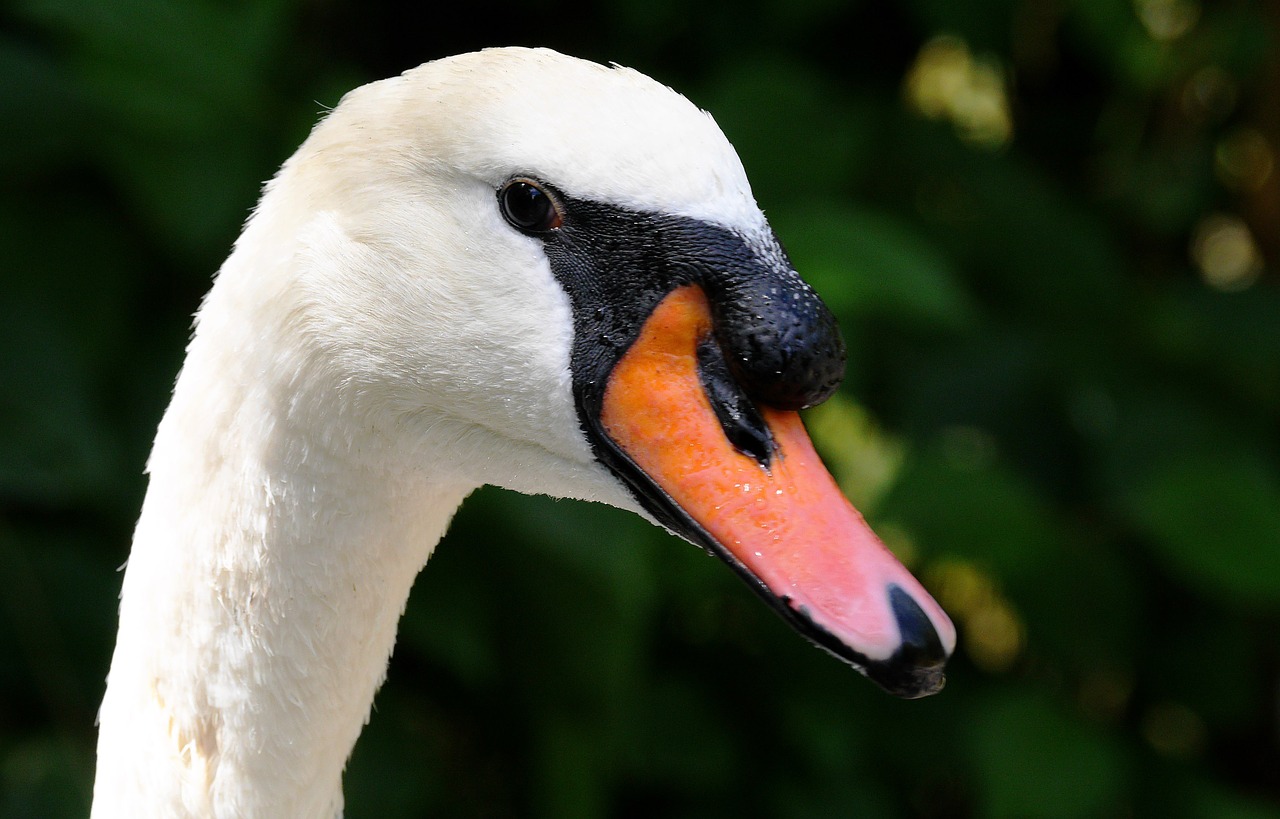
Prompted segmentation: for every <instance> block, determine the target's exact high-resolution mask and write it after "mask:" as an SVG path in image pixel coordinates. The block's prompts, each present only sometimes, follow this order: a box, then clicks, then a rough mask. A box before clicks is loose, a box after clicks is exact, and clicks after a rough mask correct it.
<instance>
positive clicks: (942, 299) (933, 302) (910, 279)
mask: <svg viewBox="0 0 1280 819" xmlns="http://www.w3.org/2000/svg"><path fill="white" fill-rule="evenodd" d="M773 222H774V228H775V229H776V230H777V231H778V233H779V235H780V236H782V237H783V238H784V241H785V242H786V244H787V249H788V251H789V252H790V254H791V257H792V261H793V262H794V263H795V265H796V269H797V270H799V271H800V274H801V275H802V276H804V277H805V278H806V279H807V280H808V281H809V282H810V283H811V284H812V285H813V286H814V288H815V289H816V290H817V291H818V292H819V293H820V294H822V296H823V298H824V299H825V300H826V301H827V303H828V304H829V305H830V307H831V309H832V310H834V311H835V312H836V313H837V314H840V315H841V316H846V317H849V318H850V319H851V320H852V321H854V322H857V321H858V320H859V319H864V318H867V317H877V318H883V319H887V320H893V321H898V322H902V323H903V324H907V325H917V326H920V327H922V328H925V329H930V330H937V329H940V330H951V331H954V330H957V329H960V328H963V327H965V326H968V325H969V324H971V322H972V320H973V317H974V312H975V307H974V304H973V301H972V300H971V299H970V298H969V296H968V294H967V293H965V291H964V290H963V288H962V287H961V285H960V283H959V276H958V275H957V272H956V270H955V268H954V266H953V265H952V264H951V262H950V261H949V260H948V259H947V258H946V257H945V256H944V255H942V254H941V253H940V252H938V251H937V250H936V249H934V248H933V247H931V245H930V243H929V241H928V240H927V239H926V238H925V237H923V236H920V235H918V234H916V233H915V232H913V231H912V230H911V228H910V227H908V226H907V225H905V224H903V223H901V222H898V221H897V220H895V219H894V218H892V217H891V216H888V215H886V214H881V213H876V212H873V211H866V210H855V209H853V208H850V207H848V206H846V205H841V204H835V203H831V204H822V205H818V204H810V205H808V206H806V207H804V208H791V209H780V210H779V212H778V213H777V214H775V216H774V219H773Z"/></svg>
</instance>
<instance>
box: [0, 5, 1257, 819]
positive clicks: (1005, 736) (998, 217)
mask: <svg viewBox="0 0 1280 819" xmlns="http://www.w3.org/2000/svg"><path fill="white" fill-rule="evenodd" d="M462 6H463V4H454V5H453V6H452V7H451V8H448V9H437V8H435V7H434V6H432V5H430V4H420V5H406V4H402V3H400V2H368V3H354V2H346V1H345V0H309V1H308V2H303V1H302V0H267V1H266V2H258V3H250V2H243V1H241V2H232V1H231V0H223V1H221V2H214V0H200V1H199V2H185V1H184V2H164V0H112V2H91V1H90V0H9V2H7V3H6V4H5V5H3V6H2V7H0V179H2V180H3V188H2V189H0V287H2V288H3V289H2V290H0V419H2V420H3V427H2V429H3V435H2V436H0V815H3V816H6V817H27V816H30V817H60V816H80V815H84V814H85V812H86V811H87V806H88V800H89V796H90V789H91V781H92V764H93V752H94V751H93V745H94V730H93V718H94V712H95V709H96V705H97V702H98V700H99V698H100V697H101V694H102V688H103V678H104V676H105V674H106V669H107V664H108V659H109V655H110V649H111V645H112V641H113V636H114V627H115V624H114V612H115V596H116V594H117V591H118V587H119V580H120V576H119V574H117V572H116V568H117V567H118V566H120V565H121V564H122V563H123V562H124V560H125V557H126V555H127V552H128V545H129V538H130V531H131V527H132V522H133V519H134V517H135V515H136V513H137V509H138V508H139V505H140V502H141V497H142V493H143V491H144V488H145V481H144V478H143V475H142V467H143V463H144V461H145V458H146V453H147V450H148V446H149V440H150V436H151V434H152V431H153V430H154V427H155V424H156V422H157V421H158V419H159V416H160V414H161V412H162V410H163V408H164V405H165V403H166V400H167V393H168V389H169V387H170V385H171V383H172V379H173V377H174V374H175V373H176V372H177V369H178V366H179V364H180V361H181V355H182V348H183V346H184V341H185V338H186V336H187V332H188V326H189V317H190V315H191V313H192V312H193V311H194V310H195V308H196V306H197V304H198V301H199V298H200V296H201V294H202V293H203V292H204V291H205V289H206V288H207V287H208V283H209V279H210V276H211V275H212V274H213V272H214V271H215V270H216V269H217V267H218V265H219V263H220V261H221V259H222V258H223V257H224V256H225V254H226V252H227V249H228V248H229V246H230V243H231V242H232V241H233V239H234V238H235V236H236V234H237V231H238V227H239V225H240V223H241V221H242V220H243V219H244V217H245V215H246V213H247V211H248V209H249V207H250V206H251V205H252V203H253V202H254V201H255V198H256V194H257V190H258V186H259V184H260V183H261V181H262V180H264V179H266V178H268V177H269V176H270V175H271V174H272V173H273V171H274V169H275V168H276V167H277V166H278V165H279V163H280V162H281V161H282V160H283V159H284V158H285V157H286V156H287V155H288V154H289V153H290V151H291V150H292V148H293V147H294V146H295V145H296V144H297V143H298V142H300V141H301V139H302V138H303V136H304V135H305V134H306V132H307V129H308V128H309V127H310V125H311V124H312V123H313V122H314V120H315V119H316V117H317V115H318V112H320V111H321V109H322V108H323V107H325V106H331V105H333V104H335V103H336V102H337V100H338V99H339V97H340V95H341V93H342V92H343V91H345V90H346V89H348V88H350V87H352V86H354V85H357V84H359V83H361V82H364V81H367V80H371V79H375V78H378V77H381V76H385V75H388V74H391V73H395V72H398V71H400V70H403V69H405V68H408V67H410V66H412V65H416V64H417V63H419V62H422V61H425V60H427V59H431V58H434V57H439V56H443V55H445V54H449V53H454V52H459V51H466V50H471V49H474V48H478V47H482V46H485V45H499V44H529V45H549V46H552V47H555V48H558V49H560V50H563V51H566V52H569V53H574V54H577V55H579V56H584V57H588V58H592V59H596V60H601V61H606V60H616V61H618V62H621V63H624V64H628V65H631V66H634V67H636V68H639V69H641V70H643V71H645V72H646V73H649V74H651V75H653V76H655V77H657V78H659V79H660V80H662V81H664V82H666V83H668V84H670V85H673V86H675V87H677V88H678V89H680V90H682V91H683V92H685V93H686V94H688V95H689V96H690V97H691V98H692V99H694V101H695V102H697V103H698V104H700V105H702V106H703V107H706V108H708V109H710V110H711V111H712V112H713V113H714V114H715V115H716V117H717V119H718V121H719V122H720V123H721V125H722V127H723V128H724V129H725V130H726V132H727V133H728V135H729V137H730V139H731V140H732V141H733V142H734V143H735V145H737V146H738V148H739V150H740V152H741V154H742V156H743V159H744V162H745V163H746V165H747V169H748V173H749V174H750V175H751V177H752V179H753V181H754V184H755V189H756V194H757V197H758V199H759V200H760V202H761V204H762V205H763V206H764V207H765V208H766V210H767V211H768V212H769V214H770V216H771V219H772V220H773V222H774V224H775V227H776V228H777V229H778V232H779V233H780V235H781V236H782V238H783V240H784V242H786V243H787V244H788V246H789V248H790V250H791V251H792V255H793V257H794V259H795V261H796V263H797V265H798V267H799V268H800V270H801V271H802V272H803V273H804V274H805V275H807V276H808V277H809V279H810V280H811V281H812V282H813V283H814V284H815V286H816V287H817V288H818V289H819V291H820V292H822V293H823V295H824V296H825V297H826V298H827V299H828V300H829V302H830V304H831V305H832V306H833V308H834V309H835V310H836V311H837V313H838V314H839V317H840V319H841V323H842V325H843V327H844V331H845V333H846V338H847V340H848V342H849V346H850V352H851V358H850V365H849V373H848V378H847V381H846V385H845V386H844V387H843V389H842V392H841V394H840V396H839V397H838V399H837V401H836V403H835V404H833V405H831V406H828V407H824V408H820V409H819V410H818V411H816V412H815V413H814V415H813V416H812V417H811V419H810V420H811V424H812V426H813V428H814V430H815V435H816V438H817V439H818V443H819V445H820V447H821V448H823V450H824V451H825V452H826V453H827V455H828V458H829V459H830V462H831V464H832V466H833V469H834V470H835V471H836V473H837V475H838V476H839V477H840V478H841V480H842V482H843V483H844V485H845V486H846V488H847V489H848V491H849V492H850V493H851V494H852V496H853V497H854V498H855V500H856V501H858V502H859V503H860V504H861V505H862V507H863V508H864V511H865V512H866V513H867V514H868V517H869V518H870V519H871V521H872V523H873V525H875V526H876V527H877V528H878V529H879V530H880V531H882V532H883V533H885V536H886V538H887V539H888V540H889V541H890V542H891V543H892V544H893V545H894V546H895V547H897V548H898V549H899V550H900V552H901V553H902V554H903V555H904V557H906V558H907V559H908V561H909V562H910V563H911V564H912V566H913V567H914V568H915V570H916V571H917V572H918V573H919V574H920V575H921V576H922V577H923V578H925V580H926V582H927V583H928V584H929V585H931V586H932V587H933V588H934V589H935V590H936V591H937V592H938V594H939V595H940V597H941V598H942V599H943V600H944V602H946V603H947V605H949V607H950V608H951V610H952V611H953V613H954V614H955V616H956V619H957V622H958V624H959V626H960V629H961V647H960V649H959V652H958V655H957V657H956V658H955V660H954V661H953V664H952V666H951V670H950V675H949V684H948V686H947V688H946V690H945V691H944V692H942V694H940V695H939V696H937V697H934V698H932V699H929V700H925V701H918V702H899V701H896V700H893V699H892V698H890V697H888V696H886V695H884V694H881V693H880V692H879V691H877V690H874V688H873V686H871V685H870V684H868V683H867V682H866V681H864V680H862V679H861V678H859V677H858V676H857V675H856V674H854V673H853V672H852V671H850V670H848V669H847V668H845V667H843V666H841V665H840V664H839V663H838V662H836V661H835V660H832V659H831V658H829V657H827V656H826V655H824V654H823V653H821V652H819V651H815V650H814V649H812V648H811V647H810V646H808V645H807V644H805V643H804V642H803V641H802V640H800V639H798V638H797V637H796V636H795V635H794V634H792V633H791V632H790V631H789V630H788V629H787V628H786V627H785V626H784V625H783V624H782V623H781V622H780V621H778V620H777V618H775V617H774V615H773V614H771V613H770V612H769V611H767V610H766V607H764V606H762V605H760V603H759V602H758V601H757V600H755V599H754V598H753V596H752V595H751V594H750V592H749V591H748V590H747V589H746V588H745V587H743V586H742V584H741V583H740V582H739V581H737V580H736V579H734V578H733V577H732V576H731V573H730V572H728V571H726V570H725V569H724V567H722V566H720V565H717V564H716V562H715V561H712V560H710V559H708V558H706V557H704V556H703V555H701V554H700V553H698V552H697V551H696V550H695V549H693V548H691V547H689V546H687V545H684V544H682V543H679V542H676V541H674V540H672V539H671V538H668V537H666V536H665V535H663V534H662V533H660V532H658V531H657V530H655V529H652V528H650V527H649V526H648V525H646V524H645V523H643V522H642V521H640V520H637V519H632V518H630V517H628V516H626V515H624V514H622V513H619V512H616V511H615V510H610V509H603V508H595V507H589V506H586V505H582V504H574V503H568V502H553V501H549V500H547V499H545V498H526V497H518V496H515V495H512V494H508V493H501V492H497V491H488V490H486V491H482V492H480V493H478V494H477V495H476V496H474V497H473V498H471V499H470V500H469V501H468V502H467V504H466V505H465V506H464V508H463V510H462V512H461V514H460V515H459V517H458V520H457V523H456V526H455V528H454V529H453V531H452V532H451V533H450V534H449V536H448V537H447V538H446V539H445V541H444V542H443V543H442V544H441V545H440V547H439V549H438V550H437V553H436V556H435V557H434V558H433V559H432V562H431V565H430V566H429V567H428V569H427V570H426V571H425V572H424V573H423V575H422V577H421V578H420V580H419V583H418V586H417V588H416V589H415V592H414V597H413V600H412V602H411V605H410V608H409V611H408V612H407V614H406V615H405V619H404V623H403V628H402V633H401V640H400V644H399V646H398V648H397V650H396V655H395V657H394V659H393V661H392V668H391V674H390V680H389V682H388V683H387V685H386V687H385V688H384V689H383V691H382V693H381V694H380V695H379V698H378V701H377V705H376V713H375V714H374V717H373V720H372V724H371V725H370V726H369V728H368V730H367V731H366V733H365V735H364V737H363V738H362V739H361V741H360V744H359V745H358V747H357V748H356V752H355V756H354V758H353V759H352V761H351V764H350V768H349V772H348V775H347V780H346V782H347V788H346V790H347V797H348V815H349V816H350V817H356V818H358V817H416V816H429V815H430V816H538V817H557V819H568V818H569V817H584V818H585V817H598V816H617V817H628V816H664V817H683V816H688V817H716V816H725V817H729V816H734V817H740V816H777V817H843V816H860V817H895V816H924V817H955V816H960V817H964V816H974V817H1077V816H1079V817H1142V816H1158V817H1173V818H1175V819H1176V817H1222V818H1223V819H1255V817H1256V818H1257V819H1261V818H1262V817H1280V739H1278V736H1280V277H1278V276H1277V265H1278V263H1280V168H1274V169H1271V170H1270V172H1269V173H1264V172H1263V171H1266V170H1267V166H1266V163H1265V161H1264V160H1267V159H1268V157H1270V158H1272V159H1274V157H1275V156H1276V152H1277V151H1280V51H1278V50H1277V34H1276V27H1277V24H1280V12H1277V9H1276V6H1275V5H1274V4H1269V3H1266V4H1264V3H1249V2H1244V1H1243V0H1223V1H1222V2H1209V1H1208V0H1204V2H1201V0H1136V2H1132V3H1131V2H1124V0H970V1H969V2H964V3H959V2H949V0H912V2H907V3H903V4H898V5H895V4H887V3H871V2H851V3H849V2H839V1H838V0H785V1H784V0H745V2H729V1H728V0H716V1H715V2H709V3H703V4H698V5H696V6H694V5H690V4H686V3H683V2H677V0H656V1H652V2H642V1H641V0H607V2H602V3H598V4H585V3H568V4H555V3H530V4H522V5H518V6H517V5H511V6H507V5H502V4H496V5H487V4H476V7H475V8H470V9H468V8H464V7H462ZM944 35H945V36H949V37H951V38H953V39H949V40H942V41H938V40H936V39H935V38H936V37H939V36H944ZM939 42H941V43H943V44H950V46H949V47H950V48H951V49H952V52H951V53H953V54H954V53H956V44H957V43H962V44H963V46H962V47H961V48H962V49H967V50H968V51H967V53H968V54H969V55H971V57H972V59H973V60H976V61H977V62H976V63H975V64H976V65H981V66H986V67H987V69H989V70H988V72H987V74H986V75H985V76H988V77H990V76H996V77H997V78H998V77H1000V76H1003V77H1004V79H1005V84H1006V86H1007V88H1008V89H1009V99H1010V103H1011V104H1010V111H1011V117H1012V123H1013V131H1012V139H1011V141H1009V142H1007V144H1003V145H1001V144H998V143H999V140H995V141H992V140H991V139H987V140H986V141H985V142H984V141H983V139H981V138H975V137H974V135H973V134H972V133H967V132H966V130H965V128H964V127H963V123H960V124H959V125H957V122H958V120H957V121H956V122H953V121H952V120H949V119H948V118H947V116H946V115H939V116H935V117H933V118H931V117H929V116H925V115H924V114H922V113H920V112H919V111H917V110H916V108H915V107H913V106H912V105H910V104H909V103H908V100H907V96H906V93H905V91H904V88H906V84H907V77H908V75H909V74H910V73H911V67H912V66H913V65H915V64H917V60H918V59H919V58H920V55H922V54H924V53H926V52H927V51H928V48H929V45H928V44H930V43H932V44H933V46H935V47H936V46H937V45H938V43H939ZM992 71H994V72H995V73H994V74H993V73H992ZM935 113H936V112H935ZM953 119H954V117H953ZM1242 133H1243V134H1250V135H1252V137H1251V138H1252V140H1253V141H1252V142H1251V143H1249V144H1250V145H1252V146H1253V149H1254V150H1253V153H1252V154H1248V152H1247V151H1246V152H1245V153H1246V154H1247V155H1248V156H1251V157H1253V160H1254V164H1253V165H1251V166H1250V165H1248V163H1245V166H1244V167H1246V170H1248V169H1249V168H1252V170H1251V171H1249V173H1248V174H1246V175H1245V176H1244V177H1240V176H1239V173H1237V171H1238V170H1239V168H1240V167H1241V166H1240V162H1235V164H1233V157H1235V158H1236V159H1239V154H1240V150H1243V149H1241V148H1240V146H1241V145H1244V144H1245V142H1247V141H1248V140H1245V142H1242V141H1241V137H1240V135H1241V134H1242ZM1259 136H1260V138H1261V141H1262V142H1261V144H1262V146H1263V147H1262V149H1261V152H1260V153H1259V151H1258V150H1257V148H1258V137H1259ZM1233 146H1234V147H1233ZM1247 147H1248V145H1246V148H1247ZM1233 150H1234V151H1235V152H1236V153H1234V154H1233V153H1232V151H1233ZM1246 158H1247V157H1246ZM1259 163H1261V164H1259ZM1233 174H1235V175H1234V176H1233ZM1215 215H1218V216H1225V217H1230V218H1232V219H1235V220H1237V221H1234V222H1232V223H1231V224H1233V225H1236V226H1239V225H1244V226H1245V228H1246V229H1247V231H1248V232H1249V233H1248V234H1246V235H1249V234H1251V235H1252V240H1253V246H1254V248H1255V250H1256V252H1257V253H1258V254H1260V257H1259V258H1260V261H1259V260H1258V259H1255V260H1254V262H1253V263H1252V267H1249V268H1248V275H1247V276H1245V277H1244V278H1243V279H1236V280H1232V281H1229V282H1227V283H1226V284H1225V285H1224V284H1223V283H1222V282H1218V283H1217V284H1216V285H1214V284H1213V283H1212V281H1211V279H1212V277H1211V276H1210V277H1208V278H1206V275H1202V274H1201V272H1200V270H1199V269H1198V268H1197V264H1196V262H1195V260H1194V259H1193V256H1195V254H1193V253H1192V252H1191V248H1192V247H1193V245H1195V246H1200V245H1197V242H1200V243H1201V244H1203V241H1202V240H1203V238H1204V231H1205V230H1207V228H1206V225H1210V226H1211V225H1212V224H1214V223H1213V222H1212V218H1214V217H1215ZM1206 219H1208V220H1209V221H1206ZM1234 235H1236V236H1237V237H1238V236H1239V231H1238V230H1237V233H1236V234H1234ZM1197 236H1200V237H1201V239H1197V238H1196V237H1197ZM1204 241H1207V240H1204ZM1235 247H1237V249H1238V243H1237V245H1236V246H1235ZM1197 258H1198V257H1197ZM1201 266H1203V264H1202V265H1201Z"/></svg>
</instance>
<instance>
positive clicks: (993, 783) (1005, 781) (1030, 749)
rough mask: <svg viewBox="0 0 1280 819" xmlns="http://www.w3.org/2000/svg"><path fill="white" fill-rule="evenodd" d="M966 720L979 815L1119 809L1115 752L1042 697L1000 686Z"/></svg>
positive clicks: (1120, 758) (1119, 769) (1119, 765)
mask: <svg viewBox="0 0 1280 819" xmlns="http://www.w3.org/2000/svg"><path fill="white" fill-rule="evenodd" d="M970 719H971V732H972V736H971V740H970V741H971V742H972V752H973V755H974V764H975V765H976V766H977V775H978V781H979V784H980V787H981V789H982V803H983V808H984V809H983V810H982V812H981V813H980V815H981V816H984V817H992V819H1000V818H1001V817H1028V818H1029V817H1054V818H1055V819H1057V818H1058V817H1061V818H1062V819H1065V818H1066V817H1092V816H1105V815H1112V814H1115V813H1117V812H1118V811H1119V810H1120V809H1121V806H1122V804H1123V793H1124V787H1123V783H1124V777H1125V768H1126V761H1125V758H1124V755H1123V753H1122V751H1121V749H1120V748H1118V747H1117V746H1116V745H1115V744H1114V743H1113V742H1111V741H1109V740H1108V739H1107V738H1106V737H1105V736H1103V735H1102V734H1100V733H1099V732H1097V731H1095V730H1092V729H1090V728H1088V727H1087V726H1085V725H1083V724H1081V723H1080V721H1079V720H1078V719H1076V718H1074V716H1073V715H1071V714H1068V713H1064V712H1063V711H1062V710H1061V708H1060V707H1058V706H1057V705H1056V704H1055V703H1053V702H1051V701H1050V700H1048V699H1047V698H1045V697H1042V696H1038V695H1034V694H1026V693H1014V692H1012V691H1008V690H1006V691H1005V693H1004V694H1002V695H1001V696H999V697H991V698H989V699H988V700H987V701H986V703H985V704H984V705H983V706H982V707H981V709H980V710H979V711H978V712H977V713H975V714H972V715H971V717H970Z"/></svg>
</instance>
